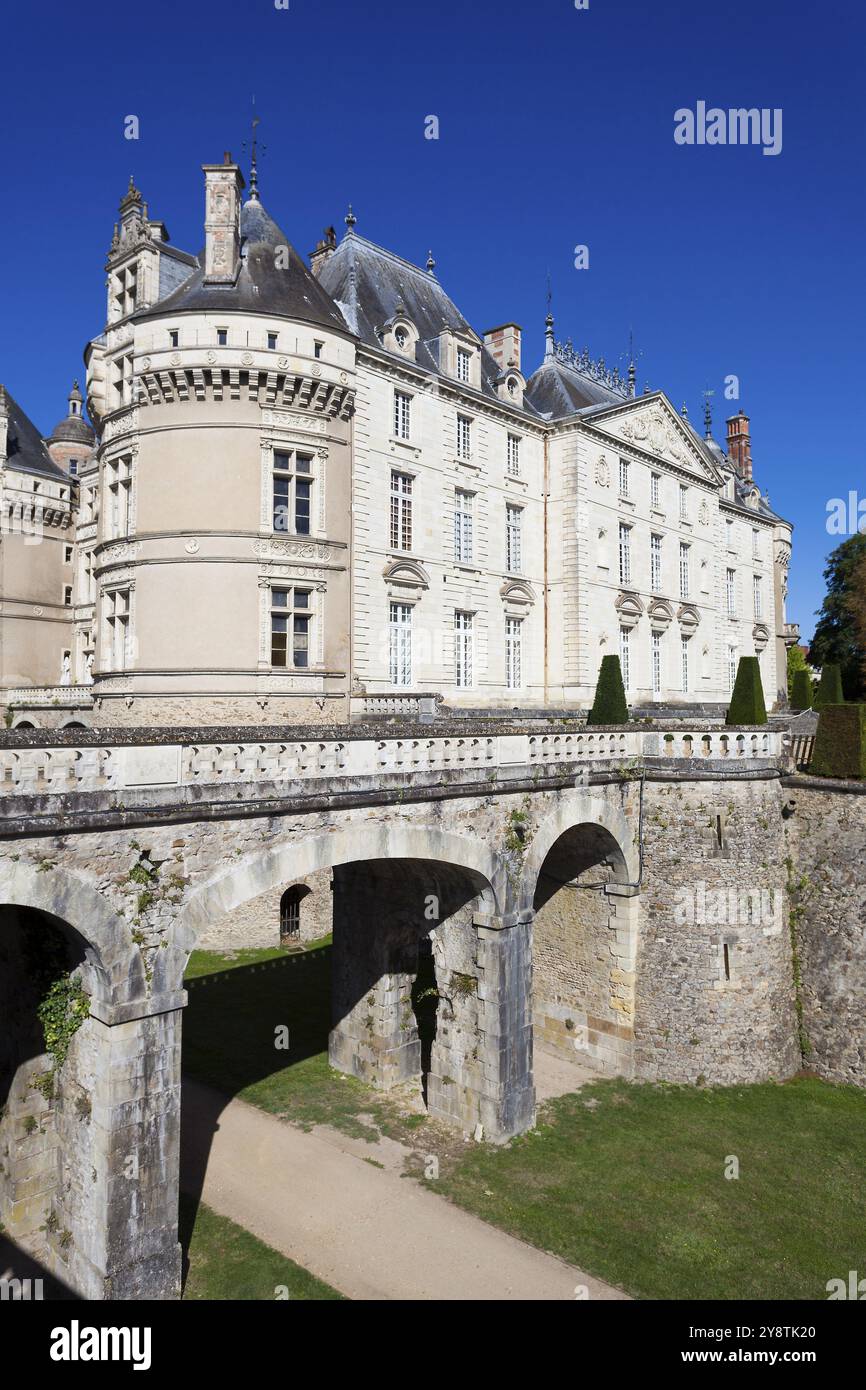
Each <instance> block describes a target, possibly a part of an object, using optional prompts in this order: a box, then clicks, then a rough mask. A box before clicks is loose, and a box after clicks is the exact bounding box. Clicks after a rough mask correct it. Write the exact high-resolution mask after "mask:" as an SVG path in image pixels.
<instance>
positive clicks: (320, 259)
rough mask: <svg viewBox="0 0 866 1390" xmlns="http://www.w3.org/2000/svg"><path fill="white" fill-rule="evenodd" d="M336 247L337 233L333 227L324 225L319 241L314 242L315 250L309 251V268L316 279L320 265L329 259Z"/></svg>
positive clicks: (319, 273) (320, 268) (319, 272)
mask: <svg viewBox="0 0 866 1390" xmlns="http://www.w3.org/2000/svg"><path fill="white" fill-rule="evenodd" d="M336 249H337V233H336V232H335V230H334V228H333V227H326V228H325V230H324V233H323V235H322V239H321V241H317V242H316V249H315V251H311V252H310V270H311V271H312V272H313V274H314V275H315V277H316V279H317V280H318V278H319V276H320V275H321V273H322V266H323V265H324V264H325V262H326V261H327V260H330V258H331V256H333V254H334V252H335V251H336Z"/></svg>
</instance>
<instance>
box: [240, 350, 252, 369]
mask: <svg viewBox="0 0 866 1390" xmlns="http://www.w3.org/2000/svg"><path fill="white" fill-rule="evenodd" d="M252 365H253V354H252V353H251V352H242V353H241V366H242V367H251V366H252Z"/></svg>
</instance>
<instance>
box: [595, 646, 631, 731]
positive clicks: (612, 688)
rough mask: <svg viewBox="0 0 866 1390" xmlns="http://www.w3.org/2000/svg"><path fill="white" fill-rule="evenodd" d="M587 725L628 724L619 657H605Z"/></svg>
mask: <svg viewBox="0 0 866 1390" xmlns="http://www.w3.org/2000/svg"><path fill="white" fill-rule="evenodd" d="M586 722H587V724H627V723H628V703H627V701H626V698H625V686H624V685H623V683H622V671H621V670H620V664H619V657H618V656H603V657H602V658H601V668H600V670H599V673H598V685H597V686H596V687H595V699H594V700H593V702H592V709H591V710H590V712H589V715H588V717H587V721H586Z"/></svg>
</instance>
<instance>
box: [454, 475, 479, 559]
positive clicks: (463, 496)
mask: <svg viewBox="0 0 866 1390" xmlns="http://www.w3.org/2000/svg"><path fill="white" fill-rule="evenodd" d="M474 503H475V497H474V494H473V493H471V492H466V491H465V489H464V488H460V487H458V488H455V489H454V559H455V561H456V562H457V563H458V564H461V565H469V564H471V563H472V558H473V542H474V539H475V538H474V534H473V532H474V519H475V518H474Z"/></svg>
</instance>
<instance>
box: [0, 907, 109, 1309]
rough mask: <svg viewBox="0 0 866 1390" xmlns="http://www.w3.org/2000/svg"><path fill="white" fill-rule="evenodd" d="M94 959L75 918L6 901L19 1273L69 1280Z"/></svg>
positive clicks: (6, 1033) (3, 1205)
mask: <svg viewBox="0 0 866 1390" xmlns="http://www.w3.org/2000/svg"><path fill="white" fill-rule="evenodd" d="M86 956H87V946H86V943H85V942H84V940H83V938H82V937H81V936H79V934H78V933H77V932H76V931H75V930H74V929H73V928H72V927H71V926H69V924H68V923H67V922H65V921H62V920H61V919H60V918H58V917H54V916H52V915H51V914H49V913H48V912H44V911H40V910H37V909H35V908H29V907H17V906H8V905H2V906H0V1019H2V1029H0V1155H2V1162H0V1231H2V1236H0V1264H2V1265H3V1267H4V1269H11V1270H12V1272H13V1277H17V1278H24V1277H31V1276H34V1275H35V1277H42V1278H43V1279H44V1278H46V1277H49V1272H51V1271H53V1272H56V1273H58V1274H59V1275H60V1276H61V1279H62V1276H63V1274H64V1272H65V1269H66V1266H67V1264H68V1262H69V1259H70V1256H71V1255H72V1253H73V1251H72V1248H71V1247H72V1243H73V1236H74V1235H76V1234H77V1232H76V1230H75V1227H76V1206H77V1197H76V1187H77V1183H78V1181H79V1180H80V1177H81V1168H82V1156H83V1154H84V1152H85V1150H86V1147H87V1134H86V1126H87V1123H88V1117H89V1110H88V1105H89V1099H88V1097H89V1086H88V1079H87V1063H86V1062H85V1061H84V1060H83V1054H82V1052H81V1051H80V1050H79V1042H78V1037H79V1034H80V1031H81V1030H82V1028H86V1023H87V1013H88V998H87V993H86V986H87V985H88V984H89V983H90V978H89V970H88V965H87V960H86ZM48 1036H50V1037H51V1039H52V1042H53V1048H52V1050H50V1051H49V1049H48V1047H47V1046H46V1037H48ZM82 1131H84V1132H82ZM88 1171H89V1170H88ZM49 1282H50V1284H51V1285H52V1286H53V1292H54V1293H55V1294H56V1293H57V1291H58V1288H57V1285H56V1282H55V1281H51V1280H49Z"/></svg>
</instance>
